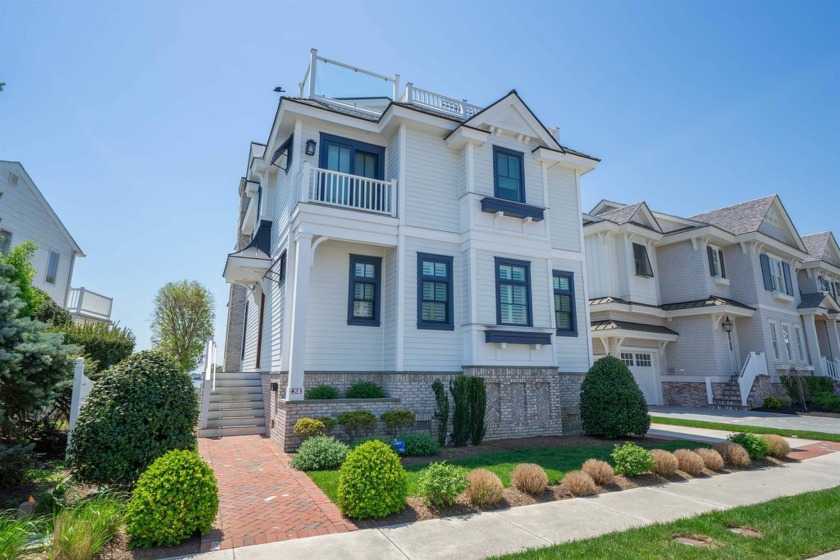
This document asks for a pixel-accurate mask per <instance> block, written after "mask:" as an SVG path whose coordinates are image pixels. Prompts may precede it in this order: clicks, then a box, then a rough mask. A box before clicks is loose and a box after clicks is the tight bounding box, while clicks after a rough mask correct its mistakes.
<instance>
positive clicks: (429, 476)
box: [417, 461, 467, 506]
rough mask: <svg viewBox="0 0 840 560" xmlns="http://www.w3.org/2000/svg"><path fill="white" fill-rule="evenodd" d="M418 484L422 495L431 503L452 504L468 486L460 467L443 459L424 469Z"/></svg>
mask: <svg viewBox="0 0 840 560" xmlns="http://www.w3.org/2000/svg"><path fill="white" fill-rule="evenodd" d="M417 486H418V490H419V494H420V496H421V497H422V498H423V499H425V500H426V502H427V503H428V504H429V505H433V506H451V505H452V504H454V503H455V498H457V497H458V495H459V494H460V493H461V492H463V491H464V490H465V489H466V488H467V479H466V478H465V477H464V471H462V470H461V469H460V468H459V467H456V466H455V465H447V464H446V461H441V462H439V463H432V464H431V465H429V466H428V467H426V468H425V469H423V471H422V472H421V473H420V480H419V482H418V485H417Z"/></svg>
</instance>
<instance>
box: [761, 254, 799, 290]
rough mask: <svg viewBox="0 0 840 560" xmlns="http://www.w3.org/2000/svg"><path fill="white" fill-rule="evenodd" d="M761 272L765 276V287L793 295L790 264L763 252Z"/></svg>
mask: <svg viewBox="0 0 840 560" xmlns="http://www.w3.org/2000/svg"><path fill="white" fill-rule="evenodd" d="M760 261H761V274H762V276H763V277H764V289H765V290H768V291H772V292H778V293H780V294H787V295H789V296H792V295H793V282H792V280H791V279H792V275H791V272H790V265H789V264H788V263H786V262H784V261H782V260H780V259H777V258H776V257H771V256H770V255H768V254H766V253H762V254H761V257H760Z"/></svg>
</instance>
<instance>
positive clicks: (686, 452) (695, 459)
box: [674, 449, 706, 476]
mask: <svg viewBox="0 0 840 560" xmlns="http://www.w3.org/2000/svg"><path fill="white" fill-rule="evenodd" d="M674 457H676V458H677V461H678V462H679V464H680V470H681V471H682V472H684V473H688V474H690V475H691V476H697V475H698V474H702V472H703V468H704V467H705V466H706V463H705V462H704V461H703V458H702V457H701V456H700V455H698V454H697V453H695V452H694V451H692V450H690V449H677V450H676V451H674Z"/></svg>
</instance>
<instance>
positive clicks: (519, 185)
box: [493, 146, 525, 202]
mask: <svg viewBox="0 0 840 560" xmlns="http://www.w3.org/2000/svg"><path fill="white" fill-rule="evenodd" d="M522 161H523V159H522V152H514V151H513V150H507V149H505V148H500V147H498V146H493V175H494V178H495V196H496V198H503V199H505V200H512V201H513V202H525V179H524V176H523V165H522Z"/></svg>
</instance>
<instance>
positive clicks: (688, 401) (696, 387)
mask: <svg viewBox="0 0 840 560" xmlns="http://www.w3.org/2000/svg"><path fill="white" fill-rule="evenodd" d="M725 386H726V383H720V382H712V394H713V395H714V396H715V398H719V397H721V396H723V389H724V387H725ZM786 394H787V392H786V391H785V388H784V387H783V386H782V384H781V383H772V382H771V381H770V376H768V375H759V376H757V377H756V378H755V383H753V386H752V389H751V390H750V396H749V399H748V401H747V403H748V404H749V406H750V407H751V408H756V407H760V406H761V405H762V404H763V402H764V397H770V396H773V397H777V396H779V395H786ZM662 398H663V400H664V402H665V406H697V407H704V408H708V407H709V406H710V405H709V404H708V400H707V398H706V383H705V382H699V381H665V380H663V381H662Z"/></svg>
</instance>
